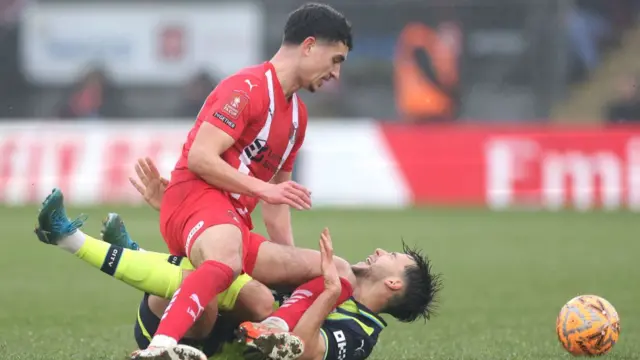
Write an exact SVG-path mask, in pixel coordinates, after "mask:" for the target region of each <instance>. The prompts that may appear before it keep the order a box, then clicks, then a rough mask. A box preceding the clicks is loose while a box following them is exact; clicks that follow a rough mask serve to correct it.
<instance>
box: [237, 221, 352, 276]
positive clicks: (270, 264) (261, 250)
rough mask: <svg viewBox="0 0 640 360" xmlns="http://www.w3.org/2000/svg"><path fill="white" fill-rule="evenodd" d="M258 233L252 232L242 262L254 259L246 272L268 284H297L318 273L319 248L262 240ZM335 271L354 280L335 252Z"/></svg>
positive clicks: (249, 261)
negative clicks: (312, 248) (305, 247)
mask: <svg viewBox="0 0 640 360" xmlns="http://www.w3.org/2000/svg"><path fill="white" fill-rule="evenodd" d="M261 238H262V236H261V235H259V234H254V233H252V234H251V241H250V243H249V244H248V246H247V250H246V252H247V254H246V256H245V263H247V262H248V263H251V262H253V264H252V265H253V266H252V267H251V268H250V271H249V270H246V268H245V271H247V273H249V274H251V276H252V277H253V278H254V279H256V280H258V281H259V282H261V283H263V284H265V285H266V286H268V287H274V286H286V285H288V286H292V287H297V286H299V285H301V284H303V283H305V282H307V281H309V280H312V279H314V278H316V277H318V276H322V271H321V270H320V251H318V250H311V249H303V248H298V247H293V246H285V245H280V244H276V243H273V242H270V241H264V240H263V239H264V238H262V239H261ZM334 262H335V264H336V268H337V269H338V275H340V277H343V278H345V279H347V280H348V281H349V282H351V283H353V281H355V276H354V275H353V271H351V265H350V264H349V263H348V262H347V261H346V260H344V259H342V258H340V257H337V256H334Z"/></svg>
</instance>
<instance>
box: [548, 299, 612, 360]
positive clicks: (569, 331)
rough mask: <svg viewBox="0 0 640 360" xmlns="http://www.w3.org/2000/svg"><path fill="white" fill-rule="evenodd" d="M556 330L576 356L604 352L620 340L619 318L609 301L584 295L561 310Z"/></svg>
mask: <svg viewBox="0 0 640 360" xmlns="http://www.w3.org/2000/svg"><path fill="white" fill-rule="evenodd" d="M556 333H557V334H558V340H560V343H561V344H562V346H563V347H564V348H565V349H566V350H567V351H568V352H569V353H571V354H573V355H575V356H596V355H603V354H606V353H607V352H609V350H611V348H613V345H615V344H616V342H617V341H618V337H619V336H620V318H619V317H618V313H617V312H616V309H615V308H614V307H613V305H611V303H609V302H608V301H607V300H605V299H603V298H601V297H599V296H596V295H581V296H578V297H575V298H573V299H571V300H569V302H567V303H566V304H565V305H564V306H563V307H562V309H561V310H560V314H559V315H558V319H557V321H556Z"/></svg>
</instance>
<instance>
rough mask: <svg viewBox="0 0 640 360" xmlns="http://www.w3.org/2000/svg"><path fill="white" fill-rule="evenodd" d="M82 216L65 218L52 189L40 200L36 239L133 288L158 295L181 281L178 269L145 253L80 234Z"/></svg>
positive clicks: (167, 292)
mask: <svg viewBox="0 0 640 360" xmlns="http://www.w3.org/2000/svg"><path fill="white" fill-rule="evenodd" d="M82 224H83V219H81V218H78V219H76V220H74V221H71V220H69V218H68V217H67V214H66V211H65V208H64V197H63V194H62V192H61V191H60V190H58V189H55V190H54V191H53V192H52V193H51V194H50V195H49V196H48V197H47V198H46V199H45V201H44V202H43V204H42V209H41V211H40V213H39V214H38V227H37V228H36V229H35V233H36V235H37V236H38V238H39V239H40V241H42V242H44V243H46V244H51V245H57V247H59V248H61V249H64V250H66V251H68V252H70V253H72V254H74V255H75V256H76V257H78V258H79V259H81V260H83V261H84V262H86V263H87V264H89V265H91V266H93V267H94V268H97V269H100V270H101V271H102V272H104V273H105V274H108V275H109V276H113V277H115V278H117V279H119V280H121V281H123V282H125V283H127V284H129V285H131V286H133V287H135V288H137V289H140V290H142V291H144V292H148V293H152V294H155V295H158V296H162V297H169V296H171V295H170V294H173V293H174V292H175V290H176V289H177V288H178V286H179V285H180V283H181V282H182V278H183V274H182V270H181V269H180V268H178V267H176V266H173V265H171V264H169V263H168V262H167V261H166V260H162V259H160V258H158V257H154V256H153V255H150V254H148V253H144V252H139V251H132V250H127V249H123V248H121V247H119V246H115V245H110V244H108V243H106V242H103V241H100V240H98V239H95V238H92V237H91V236H89V235H86V234H84V233H83V232H82V231H80V230H79V228H80V227H81V226H82Z"/></svg>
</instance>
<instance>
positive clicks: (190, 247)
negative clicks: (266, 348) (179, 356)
mask: <svg viewBox="0 0 640 360" xmlns="http://www.w3.org/2000/svg"><path fill="white" fill-rule="evenodd" d="M185 186H189V187H190V188H191V187H193V186H194V185H193V184H189V183H188V184H186V185H185ZM235 213H236V210H235V208H234V207H233V205H232V204H231V202H230V200H229V198H228V197H227V196H226V195H225V194H223V193H222V192H220V191H217V190H215V189H212V188H199V189H198V191H197V192H194V191H191V190H190V191H186V189H184V188H179V187H173V188H168V189H167V191H166V192H165V194H164V196H163V198H162V206H161V208H160V231H161V233H162V236H163V238H164V240H165V242H166V243H167V246H168V247H169V249H170V250H171V252H172V254H174V255H186V256H188V258H189V260H190V261H191V263H192V264H193V265H194V266H195V267H196V269H195V270H194V271H193V272H191V273H190V274H189V275H188V276H187V277H186V278H185V279H184V280H183V282H182V285H181V286H180V288H179V289H178V291H176V293H175V294H174V296H173V298H172V299H171V304H170V305H169V306H168V307H167V310H166V311H165V313H164V315H163V316H162V320H161V321H160V325H159V326H158V331H157V332H156V334H155V335H154V337H153V340H152V341H151V344H150V346H149V348H148V350H147V351H141V352H138V353H137V354H134V357H133V358H134V359H161V358H162V355H163V351H164V350H163V349H170V348H171V347H173V346H175V345H176V344H177V342H178V340H180V339H181V338H182V337H183V336H184V334H185V333H186V332H187V330H188V329H189V328H190V327H191V326H192V325H193V323H194V322H195V320H197V319H198V317H199V316H200V315H201V313H202V309H204V307H203V304H208V303H210V302H211V301H212V300H213V299H215V298H216V296H217V295H218V294H219V293H221V292H223V291H224V290H225V289H227V288H228V287H229V286H230V285H231V283H232V282H233V280H234V279H235V278H236V277H237V276H238V275H239V274H240V272H241V270H242V259H241V253H242V237H243V231H245V229H246V226H244V224H243V223H240V222H238V221H237V220H236V217H234V216H230V215H229V214H235Z"/></svg>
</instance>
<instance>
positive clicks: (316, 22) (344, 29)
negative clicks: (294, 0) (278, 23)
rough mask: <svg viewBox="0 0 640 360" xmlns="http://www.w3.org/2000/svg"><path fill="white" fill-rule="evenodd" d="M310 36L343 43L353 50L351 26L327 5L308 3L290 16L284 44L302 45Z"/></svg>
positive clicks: (285, 28) (342, 16) (285, 29)
mask: <svg viewBox="0 0 640 360" xmlns="http://www.w3.org/2000/svg"><path fill="white" fill-rule="evenodd" d="M309 36H313V37H315V38H317V39H318V40H325V41H329V42H342V43H344V44H345V45H346V46H347V47H348V48H349V50H351V49H353V39H352V35H351V24H350V23H349V21H347V18H345V17H344V15H342V14H341V13H339V12H338V11H337V10H336V9H334V8H332V7H331V6H329V5H326V4H318V3H307V4H305V5H302V6H301V7H299V8H297V9H296V10H294V11H293V12H292V13H291V14H289V18H288V19H287V23H286V25H285V26H284V39H283V41H282V42H283V43H284V44H291V45H300V44H302V42H303V41H304V39H306V38H308V37H309Z"/></svg>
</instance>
